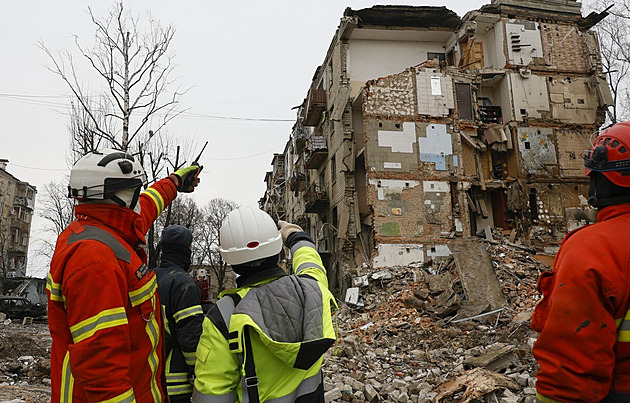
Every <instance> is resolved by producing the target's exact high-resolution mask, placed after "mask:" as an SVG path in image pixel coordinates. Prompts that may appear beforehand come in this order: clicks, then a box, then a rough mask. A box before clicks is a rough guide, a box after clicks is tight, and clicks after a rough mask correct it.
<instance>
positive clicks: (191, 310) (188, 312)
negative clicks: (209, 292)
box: [173, 305, 203, 322]
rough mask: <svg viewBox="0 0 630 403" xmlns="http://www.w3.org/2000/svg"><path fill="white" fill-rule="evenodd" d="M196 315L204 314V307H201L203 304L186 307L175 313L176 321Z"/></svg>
mask: <svg viewBox="0 0 630 403" xmlns="http://www.w3.org/2000/svg"><path fill="white" fill-rule="evenodd" d="M194 315H203V309H202V308H201V305H194V306H190V307H188V308H184V309H182V310H181V311H177V312H175V313H174V314H173V319H175V322H179V321H180V320H182V319H186V318H188V317H190V316H194Z"/></svg>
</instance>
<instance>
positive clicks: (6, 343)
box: [0, 320, 52, 403]
mask: <svg viewBox="0 0 630 403" xmlns="http://www.w3.org/2000/svg"><path fill="white" fill-rule="evenodd" d="M51 344H52V339H51V338H50V334H49V332H48V324H47V323H46V322H45V320H43V321H42V320H39V321H35V322H34V323H33V324H31V325H22V323H21V322H20V321H17V320H14V321H12V322H11V323H9V324H2V323H0V402H15V403H18V402H50V359H49V355H50V346H51Z"/></svg>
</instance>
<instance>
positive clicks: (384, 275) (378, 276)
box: [370, 269, 392, 280]
mask: <svg viewBox="0 0 630 403" xmlns="http://www.w3.org/2000/svg"><path fill="white" fill-rule="evenodd" d="M370 277H372V280H391V279H392V272H391V271H389V270H387V269H385V270H381V271H377V272H376V273H372V275H371V276H370Z"/></svg>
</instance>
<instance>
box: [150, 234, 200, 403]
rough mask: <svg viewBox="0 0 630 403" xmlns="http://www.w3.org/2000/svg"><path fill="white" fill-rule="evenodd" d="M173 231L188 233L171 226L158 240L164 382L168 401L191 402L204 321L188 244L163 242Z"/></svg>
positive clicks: (158, 277)
mask: <svg viewBox="0 0 630 403" xmlns="http://www.w3.org/2000/svg"><path fill="white" fill-rule="evenodd" d="M173 227H175V228H173ZM173 229H174V230H175V231H176V232H177V231H184V230H185V231H188V230H187V229H186V228H184V227H180V226H170V227H167V229H165V230H164V232H163V234H162V239H161V241H160V244H161V247H162V261H161V264H160V266H159V267H157V268H156V269H155V274H156V275H157V281H158V293H159V295H160V301H162V311H163V313H164V317H165V320H164V322H165V324H166V325H165V330H166V337H165V348H166V383H167V390H168V395H169V398H170V400H171V402H173V401H190V397H191V394H192V385H191V383H190V379H191V377H192V375H193V372H194V365H195V360H196V354H195V352H196V350H197V343H198V342H199V337H200V336H201V324H202V322H203V310H202V308H201V304H200V298H201V292H200V290H199V287H198V286H197V283H196V282H195V280H194V279H193V278H192V276H191V275H190V274H188V268H189V266H190V249H189V246H190V242H187V243H188V246H186V245H182V244H181V243H180V244H168V243H167V242H165V241H166V240H167V234H168V233H169V231H170V232H172V231H173ZM189 233H190V232H189V231H188V234H189ZM190 239H192V236H190ZM184 243H186V241H184ZM182 246H183V247H182Z"/></svg>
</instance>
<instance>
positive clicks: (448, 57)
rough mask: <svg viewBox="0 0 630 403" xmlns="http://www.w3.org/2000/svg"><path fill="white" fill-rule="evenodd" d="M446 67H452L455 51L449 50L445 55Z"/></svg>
mask: <svg viewBox="0 0 630 403" xmlns="http://www.w3.org/2000/svg"><path fill="white" fill-rule="evenodd" d="M446 65H447V66H454V65H455V49H451V50H449V51H448V53H447V54H446Z"/></svg>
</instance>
